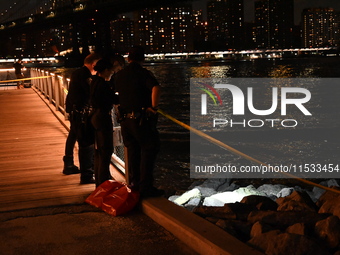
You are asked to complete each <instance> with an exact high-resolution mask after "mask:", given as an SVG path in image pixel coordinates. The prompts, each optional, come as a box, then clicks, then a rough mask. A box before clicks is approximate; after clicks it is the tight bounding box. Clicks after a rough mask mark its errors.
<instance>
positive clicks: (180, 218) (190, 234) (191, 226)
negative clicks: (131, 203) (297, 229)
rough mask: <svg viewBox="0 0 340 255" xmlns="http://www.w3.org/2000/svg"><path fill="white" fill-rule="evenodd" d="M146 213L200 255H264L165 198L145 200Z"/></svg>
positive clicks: (144, 210)
mask: <svg viewBox="0 0 340 255" xmlns="http://www.w3.org/2000/svg"><path fill="white" fill-rule="evenodd" d="M142 211H143V212H144V213H145V214H146V215H147V216H149V217H150V218H151V219H153V220H154V221H155V222H157V223H158V224H160V225H161V226H163V227H164V228H165V229H167V230H168V231H170V232H171V233H172V234H173V235H174V236H176V237H177V238H178V239H180V240H181V241H182V242H184V243H185V244H186V245H188V246H189V247H190V248H192V249H193V250H195V251H196V252H198V253H199V254H209V255H217V254H221V255H222V254H223V255H227V254H230V255H231V254H232V255H244V254H247V255H260V254H263V253H261V252H259V251H257V250H255V249H254V248H252V247H250V246H248V245H247V244H245V243H243V242H241V241H240V240H238V239H236V238H235V237H233V236H232V235H230V234H228V233H227V232H225V231H224V230H222V229H221V228H219V227H217V226H216V225H214V224H212V223H210V222H208V221H207V220H205V219H203V218H201V217H199V216H197V215H195V214H193V213H191V212H190V211H188V210H186V209H185V208H183V207H180V206H177V205H176V204H174V203H172V202H170V201H168V200H167V199H165V198H148V199H146V200H143V201H142Z"/></svg>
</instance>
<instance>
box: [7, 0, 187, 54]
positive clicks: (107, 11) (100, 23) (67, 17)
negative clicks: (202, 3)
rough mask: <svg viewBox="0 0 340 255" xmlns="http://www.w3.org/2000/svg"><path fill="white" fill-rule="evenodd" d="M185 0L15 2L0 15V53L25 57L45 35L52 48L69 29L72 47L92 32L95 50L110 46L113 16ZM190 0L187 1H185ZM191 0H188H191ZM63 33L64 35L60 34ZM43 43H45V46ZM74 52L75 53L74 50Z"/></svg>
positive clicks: (85, 42)
mask: <svg viewBox="0 0 340 255" xmlns="http://www.w3.org/2000/svg"><path fill="white" fill-rule="evenodd" d="M185 1H188V0H145V1H138V0H37V1H16V3H13V4H12V5H11V6H10V8H9V9H8V10H3V11H2V13H1V16H0V36H1V39H2V40H1V42H0V56H2V57H6V56H8V55H11V56H13V55H18V56H20V54H22V55H24V56H26V57H27V56H28V54H27V53H26V52H24V49H23V47H22V46H23V45H24V46H25V49H27V51H29V52H30V53H31V55H35V56H37V55H39V54H38V53H37V50H36V49H35V48H37V45H38V44H39V43H40V42H41V40H42V39H45V38H46V37H48V38H49V39H50V42H49V44H50V46H52V47H53V44H54V43H55V40H56V38H54V37H53V34H55V33H57V31H58V33H59V34H61V33H62V31H64V32H65V31H66V30H69V32H68V34H67V35H66V36H69V38H68V39H67V40H66V41H65V43H66V44H67V43H68V44H70V45H71V46H72V48H73V49H74V50H78V49H79V48H80V47H82V48H85V49H86V48H87V47H88V40H89V38H90V37H91V34H93V33H95V38H96V40H95V46H96V49H104V50H107V49H108V48H110V45H111V42H110V30H109V29H110V21H111V20H113V19H115V18H116V17H117V15H119V14H122V13H127V12H133V11H135V10H139V9H142V8H147V7H155V6H160V5H169V4H176V3H180V2H185ZM189 1H190V0H189ZM191 1H192V0H191ZM61 36H65V34H63V35H61ZM45 46H46V45H45ZM76 53H78V52H76Z"/></svg>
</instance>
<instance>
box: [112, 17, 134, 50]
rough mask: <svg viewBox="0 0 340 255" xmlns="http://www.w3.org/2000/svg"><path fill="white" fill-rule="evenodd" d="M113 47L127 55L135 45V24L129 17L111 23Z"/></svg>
mask: <svg viewBox="0 0 340 255" xmlns="http://www.w3.org/2000/svg"><path fill="white" fill-rule="evenodd" d="M111 38H112V46H113V48H115V49H116V50H118V51H119V52H121V53H126V52H128V51H129V49H130V48H131V47H132V46H133V45H134V39H135V36H134V22H133V21H132V20H131V19H130V18H127V17H122V18H120V19H117V20H114V21H112V22H111Z"/></svg>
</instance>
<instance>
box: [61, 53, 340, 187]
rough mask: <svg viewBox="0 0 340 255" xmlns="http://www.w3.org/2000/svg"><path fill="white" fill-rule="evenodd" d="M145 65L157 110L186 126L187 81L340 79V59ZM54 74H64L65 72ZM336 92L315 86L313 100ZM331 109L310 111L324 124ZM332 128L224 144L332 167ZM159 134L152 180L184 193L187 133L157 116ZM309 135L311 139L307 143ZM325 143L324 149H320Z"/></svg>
mask: <svg viewBox="0 0 340 255" xmlns="http://www.w3.org/2000/svg"><path fill="white" fill-rule="evenodd" d="M145 67H146V68H148V69H149V70H151V71H152V72H153V73H154V74H155V76H156V77H157V79H158V80H159V82H160V83H161V86H162V100H161V105H160V107H161V109H162V110H164V111H165V112H167V113H168V114H170V115H171V116H173V117H175V118H176V119H178V120H180V121H182V122H184V123H186V124H189V123H190V114H189V113H190V78H228V77H232V78H241V77H257V78H265V77H276V78H279V77H280V78H281V77H284V78H330V77H335V78H336V77H340V58H336V57H329V58H297V59H275V60H268V59H256V60H253V61H201V62H167V63H147V64H146V65H145ZM58 71H60V72H65V70H58ZM339 87H340V85H339ZM338 92H339V90H337V91H325V90H323V89H322V88H315V91H314V92H313V96H314V95H315V93H317V94H319V95H322V96H323V98H326V99H325V100H326V101H327V100H328V103H329V104H332V105H334V104H339V103H338V101H339V100H337V98H338V97H339V93H338ZM334 100H335V101H334ZM335 106H336V105H335ZM332 109H333V112H323V111H322V109H317V107H315V109H314V110H315V111H316V112H317V115H318V116H319V117H320V116H325V119H328V120H329V119H339V111H338V110H336V109H337V108H336V107H333V108H332ZM315 111H314V112H315ZM313 114H314V113H313ZM338 123H339V122H337V124H338ZM337 124H335V125H334V126H333V127H332V129H329V128H327V127H323V129H322V128H321V127H320V128H319V129H308V130H306V129H302V130H293V131H292V130H290V131H289V132H287V131H283V132H281V133H280V137H277V135H276V133H275V132H274V131H272V130H271V131H268V130H267V131H266V132H264V131H259V132H251V131H250V130H234V132H233V135H229V136H228V141H225V142H228V145H230V146H233V147H235V148H236V149H238V150H240V151H242V152H244V153H247V154H249V155H251V156H252V157H255V158H258V159H259V160H262V161H265V162H267V163H273V164H274V163H284V164H285V163H289V162H305V163H316V161H317V162H318V160H319V159H320V160H322V161H327V160H328V162H332V163H335V161H336V162H339V159H338V158H339V157H338V156H339V153H338V152H339V135H338V128H339V125H337ZM159 131H160V134H161V139H162V148H161V152H160V154H159V158H158V161H157V165H156V169H155V182H156V184H157V185H160V186H163V187H164V188H166V189H174V190H177V191H179V190H185V189H186V188H187V187H188V186H189V185H190V184H191V183H192V182H193V181H194V180H193V179H190V171H189V166H190V164H189V163H190V135H189V131H187V130H186V129H184V128H182V127H180V126H179V125H177V124H175V123H173V122H172V121H170V120H168V119H166V118H164V117H162V116H160V118H159ZM320 134H322V135H320ZM311 137H314V138H316V139H314V140H313V141H311ZM202 143H203V144H204V146H206V148H207V151H209V150H210V149H212V148H213V147H212V146H214V145H211V144H209V143H207V142H204V141H202ZM325 144H326V145H327V146H324V145H325ZM320 151H321V152H320ZM225 154H226V155H227V156H226V159H227V160H228V161H229V162H234V163H235V164H242V162H243V161H242V160H240V159H239V157H236V156H234V155H232V154H230V153H225ZM328 155H330V156H329V157H328ZM321 158H322V159H321ZM314 159H316V160H314ZM309 161H313V162H309Z"/></svg>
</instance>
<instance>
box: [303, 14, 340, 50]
mask: <svg viewBox="0 0 340 255" xmlns="http://www.w3.org/2000/svg"><path fill="white" fill-rule="evenodd" d="M339 32H340V31H339V15H338V14H337V13H336V12H335V11H334V10H333V9H332V8H312V9H304V10H303V12H302V43H303V47H306V48H307V47H323V46H338V45H339Z"/></svg>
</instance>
